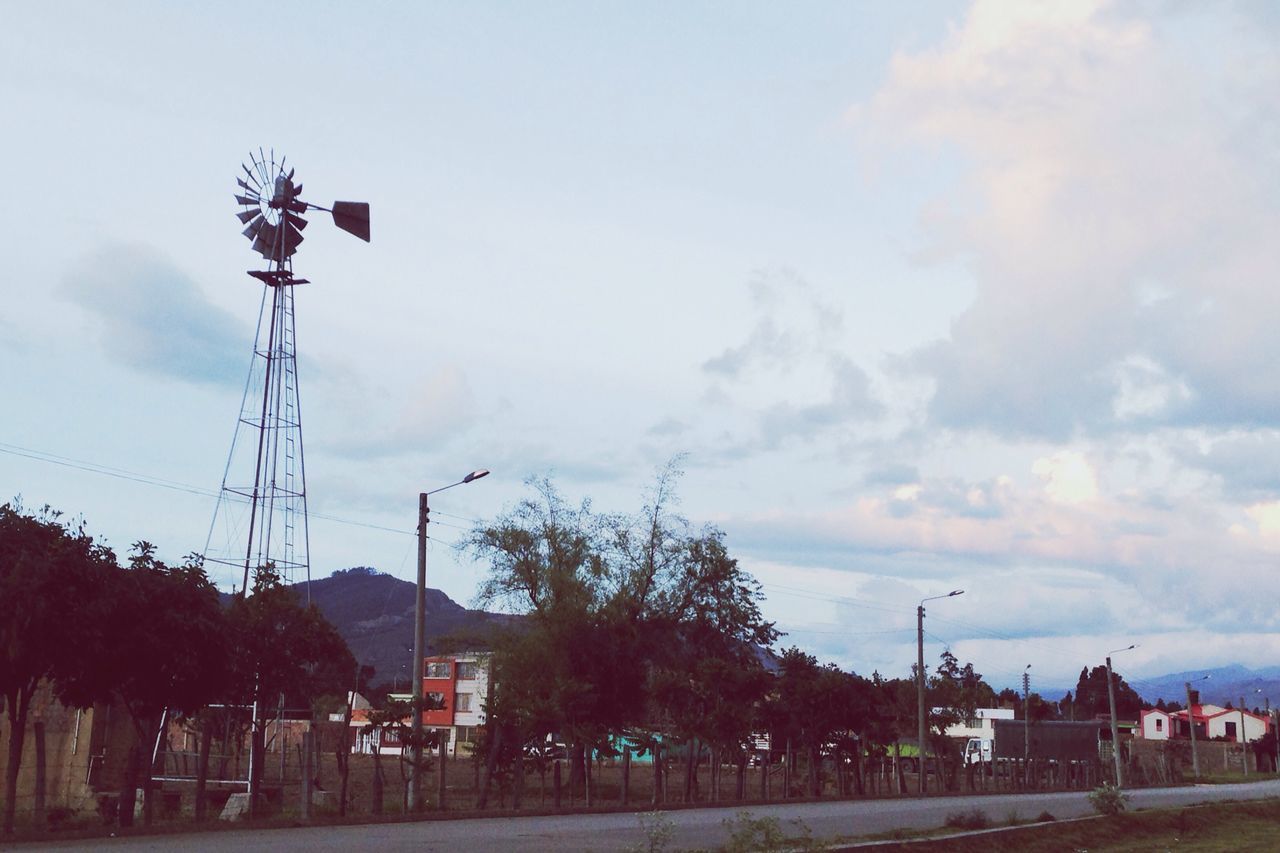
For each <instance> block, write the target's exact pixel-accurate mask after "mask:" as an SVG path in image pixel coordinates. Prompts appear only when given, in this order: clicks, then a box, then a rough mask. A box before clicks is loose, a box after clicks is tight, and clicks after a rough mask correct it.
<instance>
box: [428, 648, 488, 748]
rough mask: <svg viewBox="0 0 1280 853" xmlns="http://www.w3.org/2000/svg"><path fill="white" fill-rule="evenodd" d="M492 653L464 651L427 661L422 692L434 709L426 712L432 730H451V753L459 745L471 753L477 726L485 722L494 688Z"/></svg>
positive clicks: (431, 658) (429, 727)
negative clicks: (485, 713)
mask: <svg viewBox="0 0 1280 853" xmlns="http://www.w3.org/2000/svg"><path fill="white" fill-rule="evenodd" d="M491 659H492V655H491V654H490V653H489V652H461V653H458V654H454V655H437V656H435V657H429V658H426V659H424V660H423V665H422V695H423V696H424V697H425V698H427V699H428V700H429V701H428V702H427V704H428V706H430V707H431V708H432V709H431V710H426V711H423V712H422V724H423V725H424V726H426V727H427V728H428V729H435V730H437V731H439V730H445V729H447V730H448V732H449V735H448V737H449V753H450V754H451V755H456V754H457V752H458V748H459V745H461V746H462V749H463V751H464V752H470V750H471V748H472V746H473V745H474V744H475V742H476V735H477V729H479V727H481V726H483V725H484V720H485V717H484V706H485V703H486V702H487V701H488V700H489V691H490V688H491V687H492V667H491V666H490V661H491Z"/></svg>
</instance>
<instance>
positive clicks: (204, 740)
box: [194, 720, 213, 822]
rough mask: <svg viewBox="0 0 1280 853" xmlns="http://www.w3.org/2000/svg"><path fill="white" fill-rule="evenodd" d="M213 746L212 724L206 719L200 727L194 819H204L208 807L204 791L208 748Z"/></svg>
mask: <svg viewBox="0 0 1280 853" xmlns="http://www.w3.org/2000/svg"><path fill="white" fill-rule="evenodd" d="M212 746H213V726H212V725H210V723H209V721H208V720H205V721H204V724H203V725H202V726H201V727H200V758H199V760H197V761H196V793H195V798H196V801H195V804H194V805H195V816H196V821H197V822H198V821H202V820H204V819H205V812H206V811H207V810H208V808H209V803H208V802H207V800H208V795H207V794H206V793H205V791H206V789H207V788H208V785H209V750H210V748H211V747H212Z"/></svg>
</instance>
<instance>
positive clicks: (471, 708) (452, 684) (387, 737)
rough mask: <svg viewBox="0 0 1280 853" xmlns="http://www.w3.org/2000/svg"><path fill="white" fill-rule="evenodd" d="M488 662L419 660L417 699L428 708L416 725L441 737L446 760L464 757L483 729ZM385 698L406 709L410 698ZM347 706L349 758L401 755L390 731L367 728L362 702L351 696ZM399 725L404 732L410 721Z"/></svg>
mask: <svg viewBox="0 0 1280 853" xmlns="http://www.w3.org/2000/svg"><path fill="white" fill-rule="evenodd" d="M491 658H492V655H491V654H490V653H489V652H461V653H458V654H454V655H436V656H433V657H428V658H424V659H423V662H422V695H423V698H424V699H426V700H427V702H426V704H427V705H428V706H429V707H428V708H427V710H424V711H423V712H422V725H423V727H424V728H426V729H427V730H429V731H430V730H435V731H441V732H445V733H446V737H447V738H448V745H449V754H450V755H454V756H456V755H458V754H459V749H461V753H462V754H463V755H465V754H467V753H469V752H470V751H471V750H472V749H473V748H474V746H475V742H476V737H477V734H478V732H479V729H480V727H482V726H483V725H484V721H485V715H484V704H485V702H487V701H488V699H489V691H490V689H491V688H492V673H491V669H492V668H491V666H490V660H491ZM387 698H388V699H391V700H394V701H397V702H404V703H406V704H407V703H409V702H411V701H412V699H413V695H412V694H411V693H392V694H388V696H387ZM351 702H352V706H351V720H350V722H349V724H348V726H349V729H350V735H349V738H350V742H351V751H352V752H360V753H373V752H375V751H376V752H377V753H378V754H379V755H399V754H401V753H402V752H403V751H404V749H405V745H404V743H403V742H402V741H401V738H400V736H399V732H398V731H397V729H396V727H395V726H385V727H381V728H375V727H372V726H370V724H369V721H370V713H371V712H372V710H373V708H372V706H371V705H370V704H369V702H368V701H367V700H366V699H365V698H364V697H363V696H361V695H360V694H358V693H356V694H353V695H352V698H351ZM338 719H340V717H339V718H338ZM402 722H403V724H404V725H405V726H409V725H410V724H411V723H412V715H410V716H407V717H405V719H404V720H403V721H402Z"/></svg>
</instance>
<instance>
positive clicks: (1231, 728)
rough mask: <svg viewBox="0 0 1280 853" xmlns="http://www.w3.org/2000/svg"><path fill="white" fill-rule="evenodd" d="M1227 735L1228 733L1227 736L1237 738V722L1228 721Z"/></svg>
mask: <svg viewBox="0 0 1280 853" xmlns="http://www.w3.org/2000/svg"><path fill="white" fill-rule="evenodd" d="M1226 735H1227V737H1229V738H1231V739H1232V740H1235V737H1236V724H1235V723H1233V722H1229V721H1228V722H1227V731H1226Z"/></svg>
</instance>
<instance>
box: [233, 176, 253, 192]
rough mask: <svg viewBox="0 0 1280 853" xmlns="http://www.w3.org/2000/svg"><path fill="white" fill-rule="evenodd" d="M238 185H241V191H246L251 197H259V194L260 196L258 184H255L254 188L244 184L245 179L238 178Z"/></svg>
mask: <svg viewBox="0 0 1280 853" xmlns="http://www.w3.org/2000/svg"><path fill="white" fill-rule="evenodd" d="M236 183H237V184H239V185H240V188H241V189H243V190H244V191H245V192H246V193H248V194H249V195H257V194H258V187H257V185H256V184H255V185H254V186H252V187H251V186H249V185H248V184H246V183H245V182H244V178H236Z"/></svg>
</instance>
